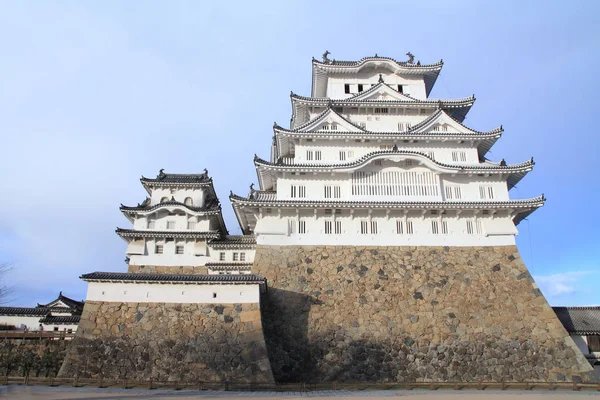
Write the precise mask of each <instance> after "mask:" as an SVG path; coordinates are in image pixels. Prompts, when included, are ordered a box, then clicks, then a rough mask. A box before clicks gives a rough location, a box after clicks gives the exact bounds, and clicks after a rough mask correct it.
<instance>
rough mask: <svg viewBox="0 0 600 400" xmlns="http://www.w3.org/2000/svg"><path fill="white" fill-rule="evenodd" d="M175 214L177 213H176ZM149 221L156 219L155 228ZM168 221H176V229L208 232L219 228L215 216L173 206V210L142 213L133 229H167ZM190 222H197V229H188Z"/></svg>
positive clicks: (134, 223)
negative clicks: (189, 211)
mask: <svg viewBox="0 0 600 400" xmlns="http://www.w3.org/2000/svg"><path fill="white" fill-rule="evenodd" d="M174 214H175V215H174ZM149 221H154V228H150V225H149V224H148V223H149ZM167 222H174V223H175V225H174V228H172V229H171V230H174V231H187V230H192V231H199V232H202V231H204V232H206V231H209V230H211V228H212V229H215V230H216V229H218V227H217V226H216V225H217V223H216V221H214V217H208V216H203V215H199V216H197V215H193V214H191V213H188V212H186V211H185V210H181V209H176V208H173V209H171V211H169V210H166V209H159V210H155V211H154V212H152V213H150V214H147V215H140V216H138V218H137V219H136V220H134V222H133V229H137V230H157V231H165V230H167V226H168V225H167ZM188 222H195V223H196V227H195V229H188V226H189V225H188Z"/></svg>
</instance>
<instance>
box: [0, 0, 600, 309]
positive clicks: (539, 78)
mask: <svg viewBox="0 0 600 400" xmlns="http://www.w3.org/2000/svg"><path fill="white" fill-rule="evenodd" d="M167 4H168V5H167ZM599 11H600V3H599V2H597V1H570V2H564V1H543V2H542V1H523V0H521V1H506V0H503V1H483V0H481V1H398V0H395V1H371V2H364V1H363V2H353V1H347V0H346V1H327V2H325V1H319V2H317V1H314V2H313V1H303V2H292V1H289V2H288V1H273V2H260V1H259V2H246V1H240V2H192V1H188V2H176V1H172V2H168V3H164V2H141V1H136V2H134V1H132V2H117V1H102V2H74V1H73V2H67V1H61V2H58V1H49V2H43V3H42V2H37V3H33V2H2V3H0V49H1V50H2V62H1V63H0V132H1V135H2V142H1V143H2V150H3V151H2V157H1V158H0V167H1V171H2V175H3V177H2V190H1V192H2V196H0V261H5V262H12V263H14V271H13V273H11V275H10V277H9V283H10V284H12V285H14V288H15V291H14V292H13V295H12V301H11V304H13V305H24V306H26V305H32V304H35V303H36V302H47V301H49V300H51V299H52V298H53V297H54V296H55V295H56V294H57V292H58V291H59V290H62V291H63V292H64V293H65V294H67V295H68V296H71V297H74V298H77V299H81V298H84V297H85V290H86V285H85V283H83V282H81V281H79V279H78V276H79V275H80V274H81V273H85V272H91V271H97V270H100V271H102V270H104V271H124V270H125V269H126V265H125V264H124V262H123V260H124V258H125V253H124V251H125V243H124V242H123V241H122V240H121V239H120V238H119V237H118V236H117V235H116V234H115V233H114V229H115V227H116V226H121V227H128V225H129V223H128V221H127V220H126V219H125V218H124V217H123V216H122V215H121V213H120V212H119V210H118V208H119V204H120V203H124V204H128V205H133V204H136V203H138V202H140V201H141V200H143V199H144V197H145V191H144V189H143V188H142V186H141V185H140V184H139V177H140V176H141V175H142V174H143V175H146V176H154V175H155V174H156V173H157V172H158V170H159V169H160V168H165V170H166V171H168V172H185V173H192V172H201V171H202V169H203V168H208V170H209V172H210V174H211V175H212V176H213V177H214V179H215V184H216V189H217V192H218V194H219V196H220V198H221V201H222V203H223V208H224V215H225V220H226V222H227V224H228V227H229V230H230V232H232V233H238V232H239V228H238V227H237V224H236V221H235V217H234V215H233V212H232V210H231V206H230V204H229V201H228V199H227V196H228V194H229V190H230V189H231V190H233V191H234V192H237V193H240V194H245V193H247V190H248V185H249V184H250V183H251V182H254V181H255V179H256V174H255V170H254V168H253V163H252V158H253V155H254V153H257V154H258V155H260V156H262V157H265V158H268V156H269V144H270V140H271V136H272V129H271V127H272V125H273V121H277V122H278V123H279V124H281V125H284V126H287V124H288V121H289V118H290V112H291V109H290V101H289V93H290V90H292V91H294V92H295V93H299V94H303V95H309V94H310V74H311V63H310V60H311V57H313V56H315V57H320V56H321V54H322V53H323V52H324V51H325V50H329V51H330V52H331V53H332V55H331V56H330V57H332V58H338V59H346V60H352V59H359V58H362V57H364V56H368V55H374V54H375V53H377V54H379V55H385V56H389V57H395V58H398V59H400V60H402V59H405V56H404V54H405V53H406V52H407V51H411V52H412V53H413V54H415V56H416V59H418V60H421V61H422V62H423V63H430V62H435V61H437V60H439V59H441V58H443V60H444V63H445V64H444V68H443V70H442V74H441V76H440V78H439V79H438V81H437V83H436V86H435V88H434V90H433V92H432V94H431V96H432V97H442V98H446V97H450V98H453V97H464V96H469V95H471V94H473V93H474V94H475V95H476V97H477V101H476V103H475V106H474V107H473V108H472V109H471V112H470V113H469V115H468V118H467V119H466V121H465V123H466V124H467V125H468V126H471V127H473V128H474V129H478V130H488V129H492V128H494V127H496V126H498V125H500V124H503V125H504V128H505V133H504V135H503V137H502V139H501V140H500V141H499V142H498V143H497V144H496V145H495V146H494V148H493V149H492V152H491V153H490V155H489V156H490V158H492V159H494V160H500V159H502V158H505V159H506V160H507V161H508V162H520V161H524V160H526V159H529V158H530V157H531V156H533V157H534V158H535V161H536V163H537V164H536V167H535V169H534V171H533V172H532V173H530V174H529V175H528V176H527V177H526V178H525V179H524V180H523V181H521V182H520V184H519V186H518V187H517V188H515V189H513V191H512V192H511V193H512V197H513V198H527V197H534V196H537V195H539V194H541V193H544V194H545V195H546V197H547V198H548V201H547V203H546V206H545V207H543V208H542V209H541V210H538V211H536V212H535V213H534V214H532V215H531V216H530V218H529V220H528V221H524V222H522V223H521V225H519V230H520V235H519V236H518V240H517V241H518V245H519V248H520V251H521V255H522V256H523V258H524V259H525V261H526V263H527V265H528V267H529V269H530V271H531V273H532V274H533V275H534V277H535V278H536V280H537V281H538V283H539V284H540V286H541V288H542V290H543V292H544V294H545V295H546V297H547V298H548V299H549V301H550V303H551V304H552V305H580V304H581V305H584V304H600V297H599V295H598V290H597V287H598V286H599V285H600V270H599V268H598V266H599V264H600V261H599V260H600V257H599V255H600V254H599V253H600V246H599V243H598V239H599V235H598V227H599V226H600V217H599V216H598V212H597V211H596V210H595V205H596V204H597V202H598V200H597V199H598V195H599V194H600V193H599V192H600V178H599V177H598V173H597V164H598V153H599V151H598V150H599V148H598V147H599V146H598V140H597V138H596V136H597V134H598V133H597V131H598V126H599V124H598V120H597V115H598V114H597V112H598V109H599V107H598V105H599V104H598V92H599V86H600V85H599V83H598V82H599V79H598V77H597V75H598V72H597V66H598V65H600V46H599V45H598V38H599V37H600V24H598V23H597V14H598V12H599Z"/></svg>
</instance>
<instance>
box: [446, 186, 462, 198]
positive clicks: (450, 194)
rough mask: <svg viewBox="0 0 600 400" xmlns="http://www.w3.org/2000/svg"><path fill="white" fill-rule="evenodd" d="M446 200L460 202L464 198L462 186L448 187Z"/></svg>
mask: <svg viewBox="0 0 600 400" xmlns="http://www.w3.org/2000/svg"><path fill="white" fill-rule="evenodd" d="M445 190H446V200H459V199H461V198H462V191H461V188H460V186H446V187H445Z"/></svg>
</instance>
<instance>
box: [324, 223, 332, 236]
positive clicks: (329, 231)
mask: <svg viewBox="0 0 600 400" xmlns="http://www.w3.org/2000/svg"><path fill="white" fill-rule="evenodd" d="M331 227H332V221H325V234H326V235H331V232H332V231H331Z"/></svg>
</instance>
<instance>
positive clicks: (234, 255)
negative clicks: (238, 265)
mask: <svg viewBox="0 0 600 400" xmlns="http://www.w3.org/2000/svg"><path fill="white" fill-rule="evenodd" d="M233 261H239V253H233Z"/></svg>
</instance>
